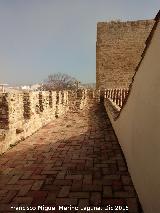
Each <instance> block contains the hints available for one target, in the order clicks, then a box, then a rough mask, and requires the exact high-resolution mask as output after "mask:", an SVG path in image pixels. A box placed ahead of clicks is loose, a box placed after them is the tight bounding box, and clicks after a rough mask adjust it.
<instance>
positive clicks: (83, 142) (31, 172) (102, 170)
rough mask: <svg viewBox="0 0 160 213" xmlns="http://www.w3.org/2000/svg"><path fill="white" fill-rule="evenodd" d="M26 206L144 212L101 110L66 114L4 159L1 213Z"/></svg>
mask: <svg viewBox="0 0 160 213" xmlns="http://www.w3.org/2000/svg"><path fill="white" fill-rule="evenodd" d="M23 205H26V206H28V207H29V206H30V207H31V206H32V207H37V206H38V205H44V206H55V207H56V210H55V211H52V212H60V211H58V208H59V206H60V205H72V206H78V207H79V211H78V212H87V211H80V208H81V207H84V206H88V207H89V206H90V207H92V206H101V207H107V205H121V206H122V205H127V206H128V207H129V211H107V210H106V211H104V210H102V211H94V212H134V213H137V212H141V211H140V210H139V204H138V199H137V196H136V192H135V190H134V187H133V184H132V180H131V178H130V175H129V173H128V170H127V167H126V164H125V160H124V158H123V154H122V152H121V149H120V146H119V144H118V142H117V139H116V137H115V135H114V131H113V129H112V126H111V124H110V121H109V118H108V117H107V114H106V113H105V110H104V108H103V106H101V105H100V104H96V105H95V106H94V107H93V106H92V105H91V106H90V108H89V109H88V110H85V111H81V112H79V113H68V114H67V115H66V116H65V117H63V118H58V119H56V120H55V121H53V122H52V123H50V124H48V125H47V126H45V127H43V128H42V129H41V130H39V131H38V132H36V133H35V134H34V135H32V136H31V137H29V138H27V139H26V140H25V141H23V142H21V143H19V144H18V145H16V146H15V147H13V148H12V149H10V150H9V151H8V152H7V153H5V154H4V155H2V156H1V157H0V212H10V211H11V206H23ZM102 209H103V208H102ZM12 211H15V210H12ZM17 212H25V211H17ZM26 212H29V211H26ZM30 212H32V211H30ZM34 212H43V211H38V210H36V211H34ZM65 212H76V211H74V210H72V211H69V210H68V211H65ZM92 212H93V211H92Z"/></svg>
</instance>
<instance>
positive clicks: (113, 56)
mask: <svg viewBox="0 0 160 213" xmlns="http://www.w3.org/2000/svg"><path fill="white" fill-rule="evenodd" d="M153 24H154V20H144V21H127V22H113V21H112V22H100V23H98V24H97V43H96V84H97V85H96V86H97V89H104V88H106V89H110V88H127V87H128V86H129V84H130V83H131V80H132V77H133V75H134V73H135V68H136V66H137V65H138V63H139V61H140V59H141V54H142V52H143V50H144V47H145V41H146V39H147V37H148V35H149V33H150V31H151V29H152V27H153Z"/></svg>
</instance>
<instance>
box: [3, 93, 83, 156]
mask: <svg viewBox="0 0 160 213" xmlns="http://www.w3.org/2000/svg"><path fill="white" fill-rule="evenodd" d="M79 92H80V93H81V95H80V96H78V95H77V94H78V93H79ZM69 93H70V91H59V92H56V91H54V92H48V91H45V92H44V91H43V92H24V93H22V92H18V93H0V154H2V153H4V152H5V151H6V150H7V149H8V148H10V147H11V146H12V145H14V144H15V143H16V142H19V141H21V140H24V139H25V138H26V137H28V136H30V135H31V134H33V133H34V132H35V131H37V130H38V129H40V128H41V127H42V126H44V125H46V124H47V123H49V122H50V121H51V120H53V119H56V118H57V117H59V116H63V114H64V113H66V112H67V111H68V110H69V109H70V106H71V105H73V99H74V100H77V101H78V102H79V107H78V108H77V109H81V108H83V107H84V106H85V105H86V100H87V96H85V94H86V91H75V92H71V93H72V98H71V96H70V95H69ZM74 104H75V103H74Z"/></svg>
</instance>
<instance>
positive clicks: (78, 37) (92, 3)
mask: <svg viewBox="0 0 160 213" xmlns="http://www.w3.org/2000/svg"><path fill="white" fill-rule="evenodd" d="M159 9H160V0H152V1H151V0H134V1H133V0H0V83H9V84H31V83H37V82H41V81H43V79H46V78H47V76H48V75H49V74H51V73H56V72H62V73H68V74H70V75H72V76H74V77H76V78H77V79H79V80H80V81H82V82H95V78H96V77H95V76H96V60H95V57H96V25H97V22H99V21H109V20H113V19H121V20H137V19H151V18H154V17H155V15H156V13H157V12H158V10H159Z"/></svg>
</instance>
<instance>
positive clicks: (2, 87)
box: [0, 84, 8, 92]
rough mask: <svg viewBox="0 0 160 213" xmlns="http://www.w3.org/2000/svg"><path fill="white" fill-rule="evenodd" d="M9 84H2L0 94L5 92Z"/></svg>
mask: <svg viewBox="0 0 160 213" xmlns="http://www.w3.org/2000/svg"><path fill="white" fill-rule="evenodd" d="M7 85H8V84H0V92H5V87H6V86H7Z"/></svg>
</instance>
